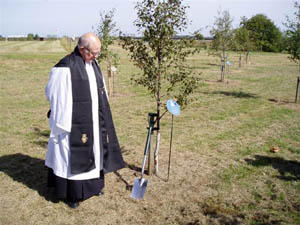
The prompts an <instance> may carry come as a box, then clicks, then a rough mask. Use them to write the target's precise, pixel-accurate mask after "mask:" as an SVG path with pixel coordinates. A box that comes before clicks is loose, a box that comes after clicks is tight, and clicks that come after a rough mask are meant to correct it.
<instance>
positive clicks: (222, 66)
mask: <svg viewBox="0 0 300 225" xmlns="http://www.w3.org/2000/svg"><path fill="white" fill-rule="evenodd" d="M224 76H225V58H223V57H222V59H221V82H224Z"/></svg>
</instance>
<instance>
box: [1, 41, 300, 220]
mask: <svg viewBox="0 0 300 225" xmlns="http://www.w3.org/2000/svg"><path fill="white" fill-rule="evenodd" d="M58 43H59V42H52V44H50V45H37V46H36V47H33V44H32V43H31V42H29V43H26V42H24V43H15V44H12V43H9V42H8V43H7V45H6V44H5V43H0V45H1V49H2V50H1V52H0V60H1V64H0V79H1V81H2V82H1V86H0V104H1V111H0V135H1V139H0V142H1V143H0V146H1V147H0V179H1V189H0V201H1V203H2V204H1V206H0V224H20V223H24V224H297V223H300V217H299V211H300V205H299V202H300V198H299V191H300V177H299V174H300V142H299V136H300V125H299V124H300V123H299V122H300V118H299V116H298V115H299V111H300V106H299V104H294V103H293V101H294V97H295V87H296V81H297V79H296V78H297V65H295V64H293V63H292V62H290V61H289V60H288V59H287V55H284V54H260V53H253V54H252V55H251V64H250V65H244V66H243V67H242V68H238V63H237V62H238V61H237V54H235V53H230V54H231V56H230V57H231V58H232V59H234V60H231V61H232V62H233V66H232V67H231V70H230V73H228V74H227V75H226V77H225V79H226V82H225V83H221V82H218V80H219V76H220V72H219V66H218V59H215V58H213V57H212V56H208V55H207V53H206V52H205V51H203V52H201V53H200V54H199V55H197V56H195V57H193V58H191V59H189V62H190V63H191V65H193V66H194V67H195V69H197V70H199V71H200V72H202V75H201V78H202V80H203V82H202V83H201V85H200V86H199V89H198V90H197V91H196V93H195V94H194V96H193V97H194V101H193V102H192V103H191V104H190V105H189V106H188V107H187V108H186V109H185V110H183V111H182V114H181V115H180V116H179V117H175V119H174V129H175V130H174V136H173V149H172V161H171V176H170V180H169V181H168V182H165V181H164V179H165V178H166V177H167V169H168V152H169V138H170V125H171V124H170V122H171V116H170V115H168V114H166V116H165V117H164V118H163V121H162V130H161V133H162V134H161V135H162V140H161V141H162V143H161V149H160V155H159V163H160V164H159V165H160V175H159V177H156V176H146V179H148V181H149V183H148V187H147V191H146V194H145V200H143V201H135V200H133V199H131V198H130V196H129V195H130V187H131V185H132V184H133V181H134V180H135V179H136V178H137V177H139V176H140V168H141V163H142V157H143V150H144V145H145V138H146V134H147V129H146V128H147V113H148V112H153V111H154V109H155V104H154V101H153V99H151V98H150V97H149V95H148V93H147V91H145V90H144V89H143V88H140V87H134V86H132V85H131V82H130V77H131V75H132V74H135V73H137V72H138V70H137V69H136V68H134V67H133V65H132V63H130V61H129V59H128V56H127V54H126V52H124V51H123V50H122V49H121V48H120V46H118V45H115V46H114V47H113V49H114V50H117V51H118V52H119V53H120V54H121V55H120V65H119V68H118V74H117V76H116V80H115V85H116V86H115V96H114V97H112V98H111V99H110V102H111V108H112V112H113V116H114V120H115V126H116V128H117V133H118V136H119V141H120V144H121V146H122V151H123V155H124V158H125V161H126V162H127V164H128V167H127V168H125V169H122V170H121V171H119V173H118V174H114V173H112V174H108V175H107V176H106V186H105V190H104V192H105V195H104V196H102V197H100V198H99V197H92V198H91V199H89V200H87V201H85V202H83V203H82V204H81V205H80V207H79V208H78V209H76V210H71V209H69V208H68V207H67V206H66V205H65V204H64V203H62V202H57V201H56V200H55V198H54V195H53V193H51V191H50V190H48V189H47V188H46V177H47V171H46V169H45V168H44V158H45V153H46V145H47V139H48V135H49V128H48V121H47V119H46V112H47V110H48V107H49V106H48V103H47V102H46V99H45V96H44V87H45V85H46V83H47V79H48V74H49V71H50V69H51V67H52V66H53V65H54V64H55V63H56V62H57V61H58V60H59V59H60V58H61V57H63V56H64V54H65V52H64V51H59V52H58V53H53V51H54V52H56V50H53V49H56V48H59V49H60V48H61V47H60V45H58ZM14 45H16V46H18V48H19V49H23V50H24V51H25V50H26V52H18V51H17V52H15V50H16V49H17V48H16V47H13V46H14ZM22 46H23V47H22ZM26 46H28V48H27V47H26ZM30 46H31V47H32V49H34V51H36V52H33V53H30V52H27V51H29V47H30ZM47 46H48V47H47ZM25 47H26V48H25ZM48 48H49V49H48ZM39 49H40V50H41V49H43V50H41V51H42V53H40V52H39ZM102 68H103V70H104V69H105V65H104V64H103V65H102ZM104 72H105V70H104ZM270 99H272V100H270ZM274 146H275V147H279V148H280V151H279V152H278V153H272V152H270V148H271V147H274ZM152 160H153V157H152ZM16 212H18V213H16Z"/></svg>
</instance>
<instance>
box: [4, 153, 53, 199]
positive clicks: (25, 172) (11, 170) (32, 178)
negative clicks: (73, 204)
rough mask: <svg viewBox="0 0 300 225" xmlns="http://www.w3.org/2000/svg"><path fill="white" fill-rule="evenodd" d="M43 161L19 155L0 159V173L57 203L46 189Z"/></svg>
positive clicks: (45, 173)
mask: <svg viewBox="0 0 300 225" xmlns="http://www.w3.org/2000/svg"><path fill="white" fill-rule="evenodd" d="M44 164H45V161H44V160H42V159H38V158H33V157H31V156H28V155H23V154H21V153H17V154H13V155H4V156H1V157H0V171H1V172H3V173H5V174H7V175H8V176H10V177H11V178H12V179H13V180H15V181H17V182H20V183H22V184H24V185H26V186H27V187H29V188H31V189H33V190H35V191H37V192H38V193H39V195H40V196H43V197H44V198H45V199H46V200H47V201H51V202H54V203H56V202H58V201H57V200H56V198H55V196H54V194H53V193H51V192H50V191H49V189H48V188H47V173H48V170H47V168H46V167H45V165H44Z"/></svg>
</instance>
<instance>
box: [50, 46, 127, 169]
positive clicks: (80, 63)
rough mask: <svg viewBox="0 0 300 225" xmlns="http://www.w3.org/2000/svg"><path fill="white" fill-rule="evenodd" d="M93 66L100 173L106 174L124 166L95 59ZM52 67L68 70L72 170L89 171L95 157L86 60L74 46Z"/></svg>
mask: <svg viewBox="0 0 300 225" xmlns="http://www.w3.org/2000/svg"><path fill="white" fill-rule="evenodd" d="M92 65H93V69H94V72H95V76H96V81H97V90H98V105H99V110H98V112H99V129H100V130H99V134H100V137H99V139H100V155H101V157H102V161H103V172H104V173H108V172H113V171H116V170H118V169H121V168H124V166H125V163H124V160H123V157H122V154H121V149H120V145H119V142H118V138H117V135H116V131H115V127H114V123H113V119H112V114H111V111H110V106H109V103H108V99H107V96H106V92H105V89H104V84H103V79H102V73H101V70H100V68H99V66H98V65H97V63H96V62H95V61H94V62H92ZM55 67H68V68H70V71H71V82H72V95H73V111H72V128H71V134H70V151H71V154H70V155H71V157H70V163H71V173H72V174H79V173H83V172H88V171H90V170H92V169H94V168H95V158H94V152H93V145H94V138H93V137H94V134H93V116H92V99H91V93H90V85H89V79H88V75H87V72H86V69H85V62H84V60H83V58H82V57H81V55H80V52H79V50H78V48H77V47H76V48H75V50H74V52H72V53H71V54H70V55H67V56H66V57H64V58H63V59H62V60H60V61H59V62H58V63H57V64H56V65H55Z"/></svg>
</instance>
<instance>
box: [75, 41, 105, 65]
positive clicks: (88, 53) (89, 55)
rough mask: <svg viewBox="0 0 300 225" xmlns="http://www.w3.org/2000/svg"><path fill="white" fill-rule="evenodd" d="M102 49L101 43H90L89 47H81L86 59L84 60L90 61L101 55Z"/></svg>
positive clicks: (82, 54) (80, 50)
mask: <svg viewBox="0 0 300 225" xmlns="http://www.w3.org/2000/svg"><path fill="white" fill-rule="evenodd" d="M100 49H101V46H100V45H97V44H94V45H91V44H90V46H89V48H87V47H80V48H79V52H80V54H81V56H82V58H83V59H84V61H86V62H88V63H90V62H92V61H93V60H94V59H96V58H97V57H98V56H99V54H100Z"/></svg>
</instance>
